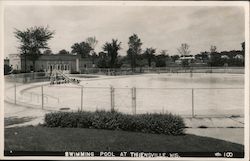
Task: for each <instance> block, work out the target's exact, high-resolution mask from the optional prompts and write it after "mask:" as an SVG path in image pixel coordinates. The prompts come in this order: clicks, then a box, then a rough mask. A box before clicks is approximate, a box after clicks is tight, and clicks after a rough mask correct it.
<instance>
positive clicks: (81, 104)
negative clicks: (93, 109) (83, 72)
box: [81, 86, 83, 111]
mask: <svg viewBox="0 0 250 161" xmlns="http://www.w3.org/2000/svg"><path fill="white" fill-rule="evenodd" d="M82 107H83V86H81V111H82Z"/></svg>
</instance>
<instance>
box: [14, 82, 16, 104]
mask: <svg viewBox="0 0 250 161" xmlns="http://www.w3.org/2000/svg"><path fill="white" fill-rule="evenodd" d="M14 101H15V105H16V82H15V84H14Z"/></svg>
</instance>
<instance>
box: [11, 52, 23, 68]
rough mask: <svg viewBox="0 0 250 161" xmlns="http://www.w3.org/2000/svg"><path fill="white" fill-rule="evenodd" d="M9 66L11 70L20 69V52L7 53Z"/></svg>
mask: <svg viewBox="0 0 250 161" xmlns="http://www.w3.org/2000/svg"><path fill="white" fill-rule="evenodd" d="M9 57H10V66H11V67H12V69H13V70H21V57H20V54H9Z"/></svg>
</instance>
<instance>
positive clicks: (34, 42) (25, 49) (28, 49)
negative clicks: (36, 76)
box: [14, 26, 54, 72]
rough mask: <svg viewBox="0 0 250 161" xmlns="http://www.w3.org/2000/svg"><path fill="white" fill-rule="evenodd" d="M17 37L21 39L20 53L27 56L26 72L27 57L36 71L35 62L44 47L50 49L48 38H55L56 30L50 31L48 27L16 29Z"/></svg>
mask: <svg viewBox="0 0 250 161" xmlns="http://www.w3.org/2000/svg"><path fill="white" fill-rule="evenodd" d="M14 34H15V37H16V38H17V39H18V40H19V43H20V46H19V47H18V48H19V50H20V53H21V54H23V55H24V58H25V72H26V59H27V58H28V59H29V60H31V61H32V62H33V70H34V71H35V62H36V60H37V59H38V58H39V57H40V55H41V50H42V49H49V47H48V40H50V39H51V38H53V35H54V31H50V30H49V28H48V27H37V26H35V27H30V28H27V29H26V30H23V31H21V30H18V29H15V32H14Z"/></svg>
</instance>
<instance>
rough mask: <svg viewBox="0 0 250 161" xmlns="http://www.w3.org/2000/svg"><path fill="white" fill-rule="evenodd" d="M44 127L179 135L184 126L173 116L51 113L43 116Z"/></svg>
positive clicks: (104, 112) (99, 112)
mask: <svg viewBox="0 0 250 161" xmlns="http://www.w3.org/2000/svg"><path fill="white" fill-rule="evenodd" d="M44 125H45V126H47V127H68V128H95V129H108V130H124V131H135V132H144V133H155V134H166V135H181V134H184V128H185V124H184V121H183V119H182V118H181V117H180V116H177V115H173V114H138V115H128V114H122V113H119V112H107V111H96V112H85V111H78V112H53V113H48V114H46V115H45V124H44Z"/></svg>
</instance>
